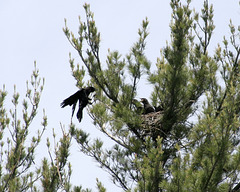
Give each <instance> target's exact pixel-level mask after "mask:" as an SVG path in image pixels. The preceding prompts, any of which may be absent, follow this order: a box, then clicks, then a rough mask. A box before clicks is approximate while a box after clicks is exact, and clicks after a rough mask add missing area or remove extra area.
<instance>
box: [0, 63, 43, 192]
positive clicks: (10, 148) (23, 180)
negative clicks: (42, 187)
mask: <svg viewBox="0 0 240 192" xmlns="http://www.w3.org/2000/svg"><path fill="white" fill-rule="evenodd" d="M43 85H44V79H43V81H42V80H41V78H39V71H38V70H37V69H36V64H35V69H34V71H33V74H32V76H31V81H30V87H29V84H28V82H27V94H26V99H24V100H23V110H22V120H21V119H20V118H19V117H18V114H19V113H18V105H19V97H20V95H19V93H17V92H16V86H14V94H13V99H12V104H13V109H11V110H10V111H9V112H10V117H8V110H7V109H6V108H5V105H4V102H5V99H6V96H7V92H6V91H5V88H3V90H0V97H1V99H0V108H1V109H0V113H1V123H0V126H1V135H0V140H1V158H0V161H1V165H0V191H27V190H31V191H37V188H36V186H35V183H36V181H37V180H38V179H39V178H40V176H41V174H40V169H37V170H35V171H31V170H30V167H32V166H33V164H34V154H35V150H36V147H37V146H38V145H39V143H40V140H41V137H42V135H43V132H44V131H45V129H46V126H47V117H46V116H45V114H44V116H43V121H42V128H41V129H39V130H38V133H37V136H33V137H31V138H29V136H28V135H29V128H30V125H31V123H32V121H33V119H34V118H35V116H36V114H37V109H38V105H39V102H40V96H41V93H42V90H43ZM28 143H29V144H28Z"/></svg>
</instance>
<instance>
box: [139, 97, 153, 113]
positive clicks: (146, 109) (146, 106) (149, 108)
mask: <svg viewBox="0 0 240 192" xmlns="http://www.w3.org/2000/svg"><path fill="white" fill-rule="evenodd" d="M141 103H142V104H143V109H144V110H143V114H148V113H152V112H155V110H154V108H153V107H152V106H151V105H150V103H149V102H148V100H147V99H146V98H141Z"/></svg>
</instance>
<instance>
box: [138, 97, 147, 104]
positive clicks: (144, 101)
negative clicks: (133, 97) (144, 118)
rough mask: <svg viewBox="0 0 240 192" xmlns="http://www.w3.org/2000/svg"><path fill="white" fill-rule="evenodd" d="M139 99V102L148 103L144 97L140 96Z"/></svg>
mask: <svg viewBox="0 0 240 192" xmlns="http://www.w3.org/2000/svg"><path fill="white" fill-rule="evenodd" d="M140 99H141V100H140V101H141V102H142V103H143V104H148V100H147V99H146V98H140Z"/></svg>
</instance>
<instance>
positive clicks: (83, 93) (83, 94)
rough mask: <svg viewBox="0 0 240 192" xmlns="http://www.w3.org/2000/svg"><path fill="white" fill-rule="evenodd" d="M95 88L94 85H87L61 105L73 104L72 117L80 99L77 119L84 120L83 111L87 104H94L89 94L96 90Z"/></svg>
mask: <svg viewBox="0 0 240 192" xmlns="http://www.w3.org/2000/svg"><path fill="white" fill-rule="evenodd" d="M94 91H95V88H94V87H86V88H81V89H80V90H79V91H77V92H76V93H74V94H73V95H71V96H70V97H68V98H67V99H65V100H63V102H62V103H61V107H62V108H63V107H66V106H67V105H69V106H72V117H73V114H74V111H75V108H76V104H77V102H78V101H79V109H78V112H77V119H78V121H79V122H81V120H82V111H83V108H84V107H86V106H87V104H92V103H91V102H90V100H91V99H90V98H88V96H89V94H90V93H91V92H94Z"/></svg>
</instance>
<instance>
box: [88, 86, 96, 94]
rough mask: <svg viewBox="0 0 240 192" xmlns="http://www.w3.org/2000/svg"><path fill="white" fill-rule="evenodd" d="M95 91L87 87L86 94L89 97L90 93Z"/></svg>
mask: <svg viewBox="0 0 240 192" xmlns="http://www.w3.org/2000/svg"><path fill="white" fill-rule="evenodd" d="M95 90H96V89H95V88H94V87H87V88H86V92H87V94H88V95H89V94H90V93H92V92H94V91H95Z"/></svg>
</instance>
